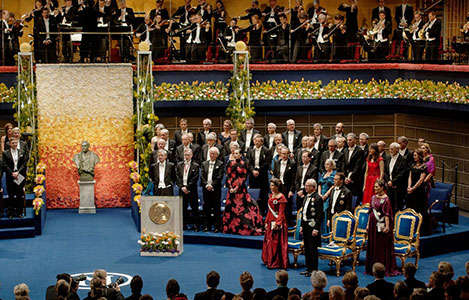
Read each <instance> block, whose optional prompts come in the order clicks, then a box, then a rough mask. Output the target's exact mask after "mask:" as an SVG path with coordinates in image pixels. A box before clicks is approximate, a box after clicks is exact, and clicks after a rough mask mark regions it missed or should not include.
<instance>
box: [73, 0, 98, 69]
mask: <svg viewBox="0 0 469 300" xmlns="http://www.w3.org/2000/svg"><path fill="white" fill-rule="evenodd" d="M78 5H79V6H78V12H77V18H78V23H79V25H80V27H82V28H83V32H96V31H97V30H98V18H97V16H96V11H95V10H94V9H93V6H92V5H93V1H92V0H80V2H79V4H78ZM95 42H96V36H94V35H89V34H84V35H83V36H82V38H81V45H80V62H82V63H83V62H94V61H95V58H96V45H95Z"/></svg>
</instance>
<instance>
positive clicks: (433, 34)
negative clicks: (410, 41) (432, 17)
mask: <svg viewBox="0 0 469 300" xmlns="http://www.w3.org/2000/svg"><path fill="white" fill-rule="evenodd" d="M428 35H429V36H430V38H435V39H436V40H435V42H437V43H439V42H440V36H441V21H440V19H436V21H435V23H433V26H432V27H431V28H429V29H428Z"/></svg>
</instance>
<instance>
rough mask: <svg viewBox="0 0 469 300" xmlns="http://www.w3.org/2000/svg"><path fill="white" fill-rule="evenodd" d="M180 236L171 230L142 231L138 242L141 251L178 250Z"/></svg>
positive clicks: (170, 251) (171, 251)
mask: <svg viewBox="0 0 469 300" xmlns="http://www.w3.org/2000/svg"><path fill="white" fill-rule="evenodd" d="M180 238H181V237H180V236H179V235H177V234H174V233H173V232H169V231H166V232H162V233H154V232H150V233H145V232H142V234H141V236H140V240H138V242H137V243H138V244H139V245H140V251H142V252H169V253H177V252H179V244H180Z"/></svg>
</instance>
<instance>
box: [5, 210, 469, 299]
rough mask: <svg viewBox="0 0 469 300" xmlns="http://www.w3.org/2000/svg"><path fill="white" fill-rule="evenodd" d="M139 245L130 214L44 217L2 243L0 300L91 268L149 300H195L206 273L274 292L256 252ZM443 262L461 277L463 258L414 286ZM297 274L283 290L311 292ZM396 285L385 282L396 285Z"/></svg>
mask: <svg viewBox="0 0 469 300" xmlns="http://www.w3.org/2000/svg"><path fill="white" fill-rule="evenodd" d="M137 239H138V234H137V232H136V230H135V225H134V224H133V221H132V219H131V217H130V211H129V210H128V209H102V210H98V214H97V215H78V214H77V212H76V210H55V211H49V212H48V216H47V224H46V228H45V232H44V234H43V235H42V236H38V237H36V238H31V239H16V240H0V298H3V299H12V290H13V287H14V285H15V284H17V283H20V282H25V283H26V284H28V285H29V287H30V289H31V296H32V299H41V298H44V295H45V290H46V288H47V286H48V285H50V284H53V283H55V275H56V274H57V273H62V272H67V273H71V274H78V273H86V272H92V271H93V270H94V269H97V268H104V269H106V270H108V272H114V273H123V274H128V275H130V276H133V275H136V274H139V275H141V276H142V277H143V280H144V293H149V294H151V295H153V296H154V298H155V299H165V285H166V282H167V280H168V279H169V278H171V277H172V278H175V279H177V280H178V281H179V282H180V285H181V289H182V292H183V293H186V294H187V295H188V296H189V298H192V297H193V295H194V293H195V292H197V291H201V290H204V289H205V274H206V273H207V272H208V271H210V270H212V269H214V270H217V271H218V272H219V273H220V274H221V277H222V279H221V284H220V288H222V289H225V290H227V291H231V292H235V293H237V292H239V291H240V287H239V283H238V278H239V275H240V273H241V272H242V271H249V272H251V273H252V274H253V276H254V280H255V282H254V286H255V287H263V288H266V289H267V290H270V289H272V288H274V287H275V280H274V274H275V270H268V269H267V268H265V267H264V266H263V265H262V264H261V260H260V255H261V251H260V250H257V249H242V248H234V247H222V246H206V245H189V244H186V245H185V249H184V254H183V255H182V256H180V257H178V258H154V257H140V256H139V253H138V245H137V242H136V241H137ZM363 259H364V258H363V256H362V260H363ZM442 260H445V261H449V262H451V263H452V264H453V266H454V268H455V273H456V276H460V275H463V274H464V272H465V270H464V263H465V261H467V260H469V251H463V252H456V253H451V254H446V255H441V256H435V257H429V258H425V259H423V260H421V264H420V269H419V271H418V273H417V276H418V278H419V279H421V280H424V281H427V280H428V277H429V275H430V273H431V271H433V270H434V269H435V268H436V266H437V264H438V262H439V261H442ZM300 262H301V263H302V262H303V259H301V260H300ZM320 269H321V270H325V271H327V273H328V279H329V285H335V284H339V283H340V280H341V278H337V277H336V276H335V275H334V274H335V272H333V270H332V269H330V267H329V266H328V265H327V262H325V261H322V262H320ZM350 269H351V267H350V266H349V265H346V266H345V267H343V270H350ZM300 271H301V269H300V270H290V272H289V274H290V284H289V286H291V287H297V288H299V289H300V290H301V291H302V292H305V291H307V290H309V289H310V283H309V279H308V278H305V277H302V276H300V275H299V272H300ZM357 272H358V274H359V278H360V285H366V284H368V283H370V282H371V281H372V280H373V278H372V277H371V276H367V275H365V274H364V266H363V262H362V264H361V265H360V266H359V267H358V270H357ZM401 278H402V277H395V278H390V280H391V281H393V282H395V281H397V280H399V279H401ZM122 291H123V293H124V295H128V294H129V293H130V289H129V287H128V286H126V287H124V288H123V289H122ZM86 293H87V291H86V290H80V291H79V294H80V296H81V297H82V298H84V297H85V295H86Z"/></svg>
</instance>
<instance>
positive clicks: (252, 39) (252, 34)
mask: <svg viewBox="0 0 469 300" xmlns="http://www.w3.org/2000/svg"><path fill="white" fill-rule="evenodd" d="M251 24H252V25H250V26H249V27H248V28H246V29H242V30H240V33H245V32H249V42H248V45H249V54H250V56H251V61H253V62H256V61H260V60H262V20H261V18H260V17H259V15H257V14H253V15H251Z"/></svg>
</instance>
